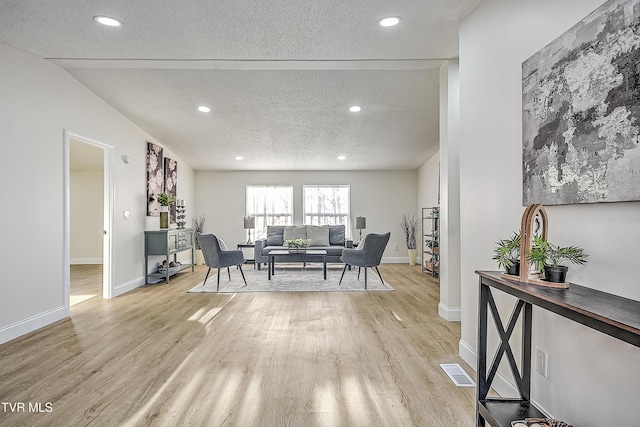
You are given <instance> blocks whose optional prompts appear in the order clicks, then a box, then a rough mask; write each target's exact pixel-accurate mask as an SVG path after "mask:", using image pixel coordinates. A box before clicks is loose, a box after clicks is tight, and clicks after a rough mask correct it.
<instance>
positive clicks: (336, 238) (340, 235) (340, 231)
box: [329, 225, 344, 246]
mask: <svg viewBox="0 0 640 427" xmlns="http://www.w3.org/2000/svg"><path fill="white" fill-rule="evenodd" d="M329 244H330V245H342V246H344V225H332V226H330V227H329Z"/></svg>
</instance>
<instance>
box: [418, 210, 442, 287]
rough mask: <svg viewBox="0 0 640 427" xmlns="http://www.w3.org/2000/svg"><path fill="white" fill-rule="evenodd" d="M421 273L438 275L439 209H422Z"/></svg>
mask: <svg viewBox="0 0 640 427" xmlns="http://www.w3.org/2000/svg"><path fill="white" fill-rule="evenodd" d="M422 271H423V272H426V273H430V274H431V276H432V277H438V276H439V273H440V208H439V207H438V206H434V207H432V208H422Z"/></svg>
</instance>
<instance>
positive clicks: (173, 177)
mask: <svg viewBox="0 0 640 427" xmlns="http://www.w3.org/2000/svg"><path fill="white" fill-rule="evenodd" d="M177 188H178V162H176V161H175V160H173V159H170V158H168V157H165V158H164V192H165V193H167V194H169V195H172V196H173V198H174V199H175V198H176V196H177V195H178V190H177ZM170 212H171V222H172V223H173V222H176V204H175V203H172V204H171V208H170Z"/></svg>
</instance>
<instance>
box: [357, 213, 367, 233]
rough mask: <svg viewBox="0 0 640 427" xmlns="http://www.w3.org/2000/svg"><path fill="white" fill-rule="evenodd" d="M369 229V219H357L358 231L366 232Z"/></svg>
mask: <svg viewBox="0 0 640 427" xmlns="http://www.w3.org/2000/svg"><path fill="white" fill-rule="evenodd" d="M365 228H367V218H365V217H363V216H357V217H356V230H364V229H365Z"/></svg>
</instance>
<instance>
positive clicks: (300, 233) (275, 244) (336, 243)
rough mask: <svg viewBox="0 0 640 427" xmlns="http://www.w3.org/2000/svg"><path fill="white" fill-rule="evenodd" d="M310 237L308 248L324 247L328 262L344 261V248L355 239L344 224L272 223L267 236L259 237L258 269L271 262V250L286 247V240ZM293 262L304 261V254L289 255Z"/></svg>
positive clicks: (257, 249) (257, 250) (350, 244)
mask: <svg viewBox="0 0 640 427" xmlns="http://www.w3.org/2000/svg"><path fill="white" fill-rule="evenodd" d="M298 238H300V239H309V240H310V242H309V246H308V247H307V249H324V250H326V251H327V262H342V261H340V257H341V256H342V250H343V249H344V248H352V247H353V240H352V239H348V238H346V236H345V228H344V225H298V226H296V225H291V226H288V225H270V226H268V227H267V238H266V239H257V240H256V242H255V243H256V248H255V262H256V264H258V270H259V269H260V266H261V265H262V264H263V263H267V262H269V257H268V255H269V252H271V251H273V250H275V249H286V248H287V247H286V246H285V244H284V241H285V240H289V239H298ZM288 256H289V257H290V258H289V259H290V260H291V261H293V262H303V261H304V258H305V257H304V255H303V254H300V255H288Z"/></svg>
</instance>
